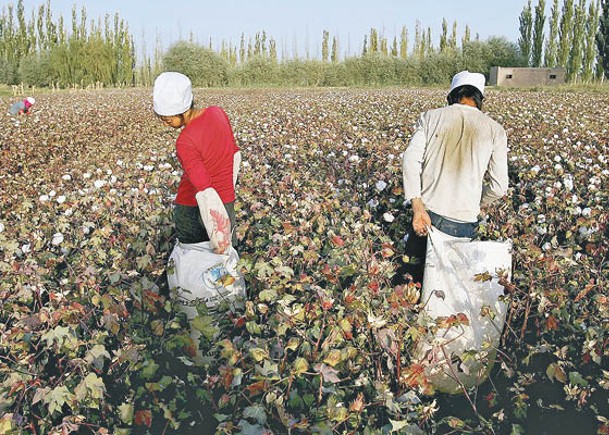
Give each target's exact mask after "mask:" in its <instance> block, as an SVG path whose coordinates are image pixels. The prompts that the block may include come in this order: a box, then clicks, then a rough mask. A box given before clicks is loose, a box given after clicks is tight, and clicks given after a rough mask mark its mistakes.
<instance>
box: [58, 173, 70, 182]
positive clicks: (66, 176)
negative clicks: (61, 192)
mask: <svg viewBox="0 0 609 435" xmlns="http://www.w3.org/2000/svg"><path fill="white" fill-rule="evenodd" d="M61 178H62V179H63V180H65V181H70V180H71V179H72V176H71V175H70V174H65V175H64V176H63V177H61Z"/></svg>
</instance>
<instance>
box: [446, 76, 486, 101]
mask: <svg viewBox="0 0 609 435" xmlns="http://www.w3.org/2000/svg"><path fill="white" fill-rule="evenodd" d="M484 82H485V78H484V74H480V73H470V72H469V71H461V72H460V73H457V74H455V76H454V77H453V81H452V83H451V84H450V91H449V93H450V92H452V90H453V89H455V88H458V87H459V86H463V85H470V86H473V87H475V88H477V89H478V90H479V91H480V92H481V93H482V95H484Z"/></svg>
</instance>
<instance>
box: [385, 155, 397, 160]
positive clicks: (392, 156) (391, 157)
mask: <svg viewBox="0 0 609 435" xmlns="http://www.w3.org/2000/svg"><path fill="white" fill-rule="evenodd" d="M387 158H388V159H389V160H393V159H395V156H394V155H393V154H389V155H387Z"/></svg>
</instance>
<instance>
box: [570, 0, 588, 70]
mask: <svg viewBox="0 0 609 435" xmlns="http://www.w3.org/2000/svg"><path fill="white" fill-rule="evenodd" d="M585 31H586V0H579V3H578V4H577V6H575V14H574V26H573V39H572V45H571V50H570V52H569V62H568V64H567V79H568V80H569V81H577V79H578V77H579V74H580V73H581V69H582V62H583V57H584V39H585V34H584V32H585Z"/></svg>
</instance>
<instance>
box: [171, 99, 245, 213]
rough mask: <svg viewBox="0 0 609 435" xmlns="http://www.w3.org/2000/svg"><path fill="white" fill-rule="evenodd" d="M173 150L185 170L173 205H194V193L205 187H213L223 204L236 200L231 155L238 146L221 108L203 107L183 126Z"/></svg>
mask: <svg viewBox="0 0 609 435" xmlns="http://www.w3.org/2000/svg"><path fill="white" fill-rule="evenodd" d="M176 150H177V154H178V160H180V163H181V164H182V169H184V174H183V175H182V179H181V180H180V185H179V187H178V194H177V196H176V199H175V202H176V204H181V205H190V206H196V205H197V200H196V199H195V195H196V194H197V192H200V191H202V190H205V189H207V188H208V187H213V188H214V189H216V191H217V192H218V195H220V199H221V200H222V202H223V203H227V202H232V201H234V200H235V188H234V186H233V156H234V155H235V153H236V152H237V151H239V148H238V147H237V144H236V143H235V137H234V135H233V130H232V128H231V125H230V121H229V120H228V116H226V113H225V112H224V110H222V109H221V108H220V107H216V106H212V107H208V108H207V109H205V111H204V112H203V113H201V115H199V116H197V117H196V118H195V119H193V120H192V121H191V122H190V123H189V124H188V125H187V126H186V127H184V129H183V130H182V132H181V133H180V135H179V136H178V140H177V142H176Z"/></svg>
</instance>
